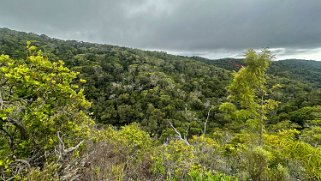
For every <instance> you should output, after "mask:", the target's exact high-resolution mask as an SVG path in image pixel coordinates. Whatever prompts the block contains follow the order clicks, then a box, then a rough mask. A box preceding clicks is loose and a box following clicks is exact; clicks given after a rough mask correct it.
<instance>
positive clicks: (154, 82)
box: [0, 29, 321, 136]
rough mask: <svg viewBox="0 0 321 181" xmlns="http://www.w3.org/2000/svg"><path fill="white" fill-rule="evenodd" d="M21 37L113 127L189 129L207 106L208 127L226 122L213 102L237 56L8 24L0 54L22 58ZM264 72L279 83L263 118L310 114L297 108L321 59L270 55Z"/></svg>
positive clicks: (315, 91) (319, 72)
mask: <svg viewBox="0 0 321 181" xmlns="http://www.w3.org/2000/svg"><path fill="white" fill-rule="evenodd" d="M27 41H31V42H32V45H35V46H37V47H38V48H39V49H41V50H42V51H43V52H44V54H45V55H46V56H47V57H48V58H49V59H50V60H52V61H55V60H58V59H61V60H63V61H64V62H65V64H66V66H67V67H69V68H70V69H71V70H73V71H78V72H80V73H81V78H83V79H85V80H87V83H86V84H85V95H86V98H87V99H89V100H90V101H91V102H92V103H93V104H92V108H91V111H92V112H93V115H94V117H93V118H94V119H95V120H96V122H99V123H104V124H112V125H114V126H121V125H126V124H129V123H131V122H138V123H140V125H142V127H143V128H144V129H145V130H146V131H148V132H149V133H151V134H152V135H155V136H162V135H164V136H166V134H167V133H168V132H169V131H172V128H171V127H170V126H169V124H168V123H173V124H174V125H175V127H176V128H177V129H178V130H180V131H187V132H188V133H189V134H190V135H193V134H201V133H202V131H203V124H204V120H205V119H206V118H207V114H208V112H209V110H210V109H211V112H210V114H209V115H208V116H209V117H208V120H209V122H208V125H207V126H208V128H213V127H223V126H225V124H226V123H227V122H226V121H225V119H224V116H223V115H222V113H221V112H220V111H219V110H218V107H219V105H220V104H221V103H222V102H224V101H225V100H226V96H227V91H226V88H225V87H226V86H227V85H228V84H229V83H230V81H231V77H232V76H231V73H232V70H238V69H240V68H241V67H242V66H243V61H242V60H240V59H220V60H208V59H204V58H200V57H184V56H174V55H169V54H167V53H165V52H156V51H142V50H138V49H131V48H125V47H118V46H111V45H101V44H94V43H87V42H79V41H69V40H67V41H64V40H58V39H54V38H49V37H48V36H46V35H36V34H33V33H23V32H17V31H13V30H10V29H0V54H7V55H10V56H11V57H13V58H15V59H19V58H21V59H24V58H26V57H27V51H26V48H25V46H26V42H27ZM269 77H270V78H269V80H268V86H270V87H271V86H272V85H274V84H281V85H282V88H280V90H278V91H276V92H274V93H273V94H272V95H271V96H272V98H273V99H275V100H277V101H279V102H281V103H280V105H279V107H278V109H277V110H276V111H275V112H274V113H273V114H270V115H268V116H269V119H268V120H269V123H276V122H279V121H283V120H290V121H293V122H296V123H299V124H301V125H304V123H305V121H306V120H307V119H308V118H307V117H305V116H310V115H304V116H301V117H300V116H297V115H298V114H299V113H300V111H302V109H303V108H304V107H310V106H314V105H320V104H321V91H320V89H319V88H320V87H321V81H320V80H321V62H316V61H306V60H283V61H276V62H273V63H272V66H271V68H270V69H269Z"/></svg>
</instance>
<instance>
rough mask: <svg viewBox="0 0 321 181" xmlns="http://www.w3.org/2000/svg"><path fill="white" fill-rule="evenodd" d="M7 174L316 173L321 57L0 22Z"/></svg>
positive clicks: (175, 176)
mask: <svg viewBox="0 0 321 181" xmlns="http://www.w3.org/2000/svg"><path fill="white" fill-rule="evenodd" d="M0 54H1V56H0V65H1V67H0V83H1V87H0V176H1V179H2V180H255V181H256V180H321V122H320V121H321V81H320V80H321V62H318V61H312V60H311V61H308V60H281V61H272V60H273V55H272V54H271V52H269V51H268V50H262V51H260V52H255V51H253V50H249V51H248V52H247V53H246V58H245V59H219V60H210V59H205V58H201V57H185V56H175V55H170V54H167V53H166V52H156V51H144V50H139V49H133V48H126V47H119V46H111V45H103V44H95V43H87V42H79V41H72V40H67V41H65V40H59V39H54V38H50V37H48V36H46V35H37V34H33V33H24V32H17V31H13V30H10V29H6V28H2V29H0Z"/></svg>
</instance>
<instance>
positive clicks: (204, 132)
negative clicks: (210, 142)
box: [203, 109, 211, 136]
mask: <svg viewBox="0 0 321 181" xmlns="http://www.w3.org/2000/svg"><path fill="white" fill-rule="evenodd" d="M210 114H211V109H209V110H208V112H207V116H206V120H205V122H204V129H203V135H204V136H205V134H206V127H207V122H208V118H209V117H210Z"/></svg>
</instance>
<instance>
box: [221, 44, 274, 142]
mask: <svg viewBox="0 0 321 181" xmlns="http://www.w3.org/2000/svg"><path fill="white" fill-rule="evenodd" d="M272 59H273V55H272V54H271V52H270V51H269V50H267V49H263V50H262V51H261V53H257V52H255V51H254V50H253V49H250V50H248V51H247V53H246V59H245V66H244V67H242V68H241V69H240V70H239V71H238V72H236V73H234V74H233V80H232V83H231V84H230V85H229V86H228V87H227V89H228V92H229V96H228V100H229V102H227V103H223V104H222V105H221V110H232V114H234V115H236V116H235V117H238V118H239V117H242V118H245V120H246V121H251V122H252V123H253V124H258V125H257V126H258V129H259V130H258V133H259V141H258V143H259V145H262V135H263V129H264V122H265V120H266V119H267V118H266V114H267V113H268V111H269V110H271V109H274V108H275V107H276V105H277V102H276V101H274V100H271V99H266V98H267V96H266V95H267V88H266V78H267V75H266V71H267V69H268V67H269V65H270V62H271V60H272ZM230 113H231V111H230ZM240 114H243V115H240Z"/></svg>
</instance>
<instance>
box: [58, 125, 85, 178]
mask: <svg viewBox="0 0 321 181" xmlns="http://www.w3.org/2000/svg"><path fill="white" fill-rule="evenodd" d="M60 134H61V133H60V131H57V137H58V140H59V144H58V146H57V148H56V149H55V152H56V155H57V157H58V160H57V162H60V163H61V164H60V167H59V176H60V179H61V180H68V181H69V180H77V179H78V178H79V177H80V175H79V174H78V171H79V169H80V168H82V167H83V158H79V159H72V160H71V158H70V157H71V155H72V153H73V152H74V151H75V150H77V149H79V147H80V146H81V145H82V144H83V143H84V141H83V140H82V141H80V142H79V143H78V144H77V145H76V146H73V147H70V148H66V147H65V143H64V141H63V139H62V137H61V135H60Z"/></svg>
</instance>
